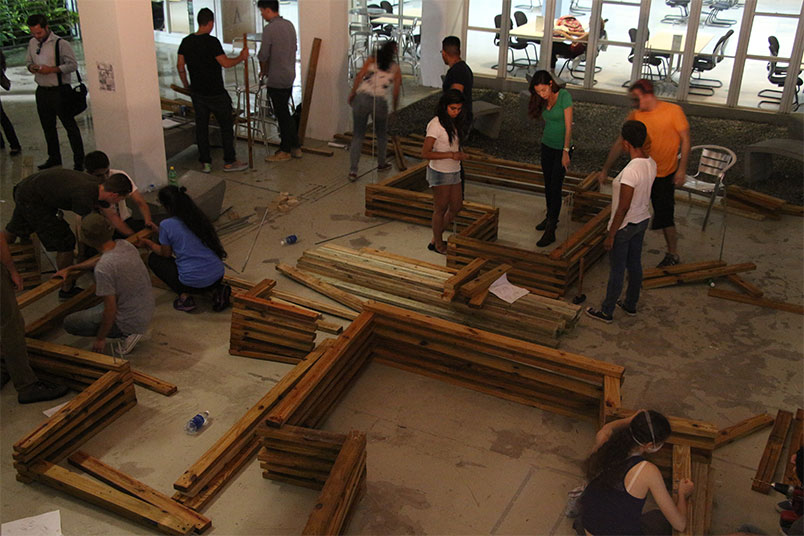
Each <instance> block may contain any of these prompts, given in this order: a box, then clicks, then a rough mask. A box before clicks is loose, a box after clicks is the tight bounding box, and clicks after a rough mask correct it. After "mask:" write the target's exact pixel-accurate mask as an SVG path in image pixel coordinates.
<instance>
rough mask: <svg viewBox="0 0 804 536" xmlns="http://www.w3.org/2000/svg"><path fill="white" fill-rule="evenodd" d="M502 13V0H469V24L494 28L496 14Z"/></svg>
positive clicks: (473, 26) (476, 26)
mask: <svg viewBox="0 0 804 536" xmlns="http://www.w3.org/2000/svg"><path fill="white" fill-rule="evenodd" d="M500 13H502V0H471V1H470V2H469V26H470V27H472V28H486V29H489V30H493V29H494V16H495V15H499V14H500Z"/></svg>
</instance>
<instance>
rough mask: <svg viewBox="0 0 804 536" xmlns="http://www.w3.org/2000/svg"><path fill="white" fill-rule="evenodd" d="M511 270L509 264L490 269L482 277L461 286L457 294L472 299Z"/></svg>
mask: <svg viewBox="0 0 804 536" xmlns="http://www.w3.org/2000/svg"><path fill="white" fill-rule="evenodd" d="M511 268H512V266H511V265H510V264H501V265H499V266H497V267H495V268H492V269H491V270H489V271H488V272H486V273H484V274H483V275H481V276H478V277H476V278H475V279H473V280H472V281H469V282H468V283H466V284H464V285H463V286H461V287H460V289H459V290H458V292H459V294H461V295H462V296H466V297H468V298H473V297H474V296H475V295H477V294H479V293H481V292H483V291H484V290H487V289H488V288H489V286H490V285H491V284H492V283H494V282H495V281H497V280H498V279H499V278H500V277H502V276H503V275H504V274H506V273H508V271H509V270H511Z"/></svg>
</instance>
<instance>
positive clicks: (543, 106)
mask: <svg viewBox="0 0 804 536" xmlns="http://www.w3.org/2000/svg"><path fill="white" fill-rule="evenodd" d="M528 89H529V90H530V103H529V106H528V115H530V117H531V118H533V119H538V118H539V117H541V118H542V119H544V131H543V132H542V144H541V163H542V173H544V199H545V202H546V203H547V215H546V216H545V218H544V220H543V221H542V222H541V223H539V224H538V225H537V226H536V229H538V230H539V231H544V234H543V235H542V237H541V238H540V239H539V241H538V242H537V243H536V245H537V246H538V247H540V248H543V247H545V246H549V245H550V244H552V243H553V242H555V241H556V227H558V217H559V214H560V213H561V187H562V185H563V184H564V174H565V173H566V171H567V168H568V167H569V165H570V154H569V152H570V147H571V146H572V97H571V96H570V94H569V91H567V90H566V89H563V88H562V87H561V86H559V85H558V84H557V83H556V81H555V79H554V78H553V75H551V74H550V73H549V72H547V71H536V72H535V73H534V74H533V78H531V80H530V84H529V86H528Z"/></svg>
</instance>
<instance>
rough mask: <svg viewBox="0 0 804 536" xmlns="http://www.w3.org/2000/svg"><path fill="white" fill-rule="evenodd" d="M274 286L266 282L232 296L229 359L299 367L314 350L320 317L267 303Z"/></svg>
mask: <svg viewBox="0 0 804 536" xmlns="http://www.w3.org/2000/svg"><path fill="white" fill-rule="evenodd" d="M275 284H276V282H275V281H273V280H270V279H265V280H263V281H262V282H260V283H258V284H257V285H255V286H254V287H252V288H251V289H249V290H248V291H247V292H245V293H242V294H240V293H237V294H234V295H233V296H232V327H231V336H230V339H229V353H230V354H231V355H238V356H244V357H253V358H257V359H267V360H271V361H280V362H284V363H298V362H299V361H301V360H302V359H304V357H305V356H306V355H307V354H308V353H310V352H311V351H312V350H313V348H315V342H314V341H315V337H316V330H317V329H318V325H317V322H318V320H319V318H321V314H320V313H316V312H313V311H310V310H308V309H302V308H300V307H297V306H295V305H290V304H282V303H277V302H275V301H272V300H270V299H267V296H268V295H269V294H270V293H271V290H272V289H273V287H274V285H275Z"/></svg>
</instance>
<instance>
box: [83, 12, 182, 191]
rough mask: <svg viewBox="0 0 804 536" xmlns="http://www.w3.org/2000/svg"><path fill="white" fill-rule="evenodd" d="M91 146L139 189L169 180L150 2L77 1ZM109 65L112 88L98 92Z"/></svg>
mask: <svg viewBox="0 0 804 536" xmlns="http://www.w3.org/2000/svg"><path fill="white" fill-rule="evenodd" d="M78 11H79V14H80V17H81V30H82V34H83V45H84V56H85V58H86V71H87V72H86V80H87V81H86V84H87V87H88V88H89V94H90V102H91V107H92V120H93V124H94V129H95V146H96V147H97V148H98V149H99V150H101V151H104V152H105V153H106V154H108V155H109V159H110V160H111V162H112V166H113V167H115V168H118V169H122V170H125V171H126V172H128V173H129V174H130V175H131V177H132V178H133V179H134V181H135V182H136V183H137V186H138V187H140V188H147V187H148V185H150V184H155V185H157V186H159V185H162V184H165V183H166V181H167V171H166V162H165V142H164V136H163V132H162V112H161V105H160V102H159V79H158V72H157V68H156V48H155V46H154V32H153V22H152V18H151V3H150V2H149V1H148V0H117V1H114V2H110V1H109V0H78ZM104 67H111V70H112V72H113V73H114V90H113V91H111V90H107V89H101V86H100V81H99V73H100V72H101V68H104Z"/></svg>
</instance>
